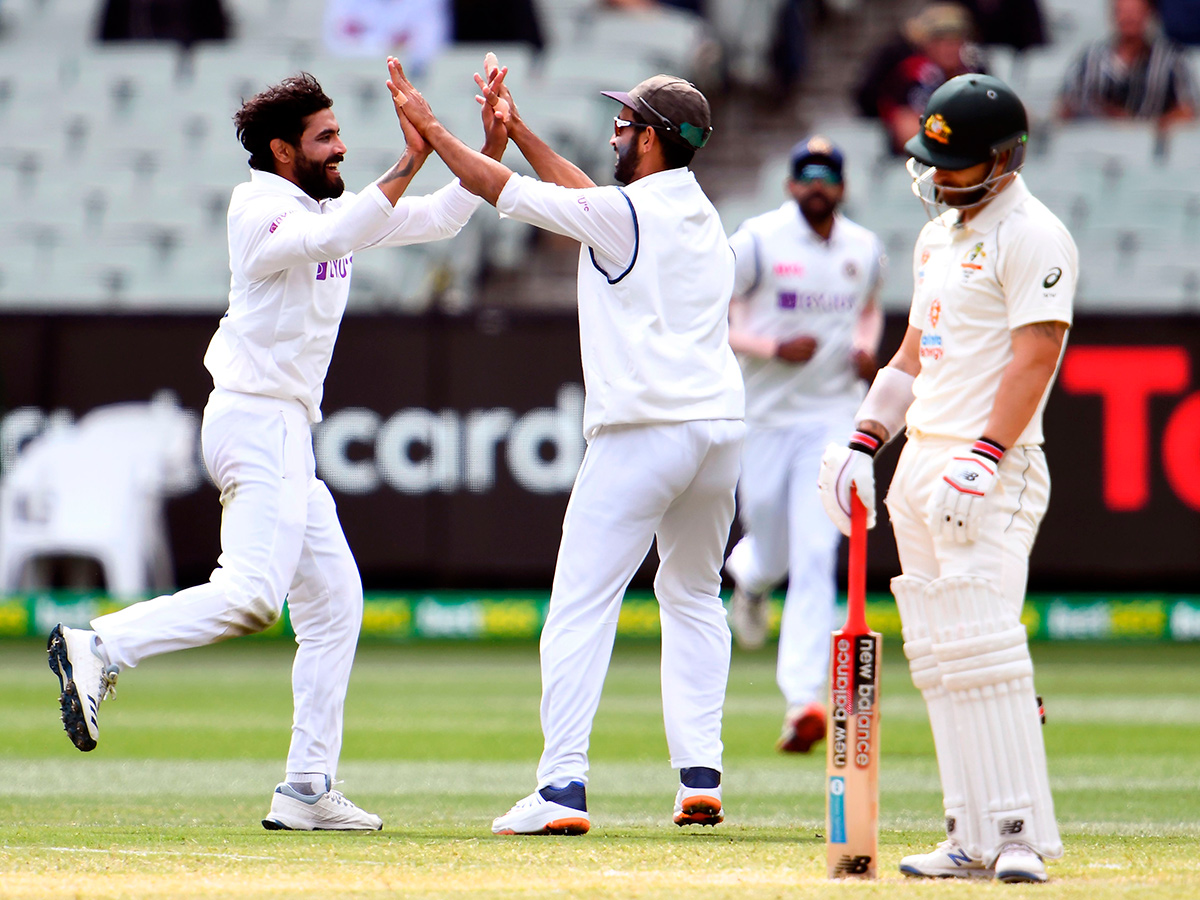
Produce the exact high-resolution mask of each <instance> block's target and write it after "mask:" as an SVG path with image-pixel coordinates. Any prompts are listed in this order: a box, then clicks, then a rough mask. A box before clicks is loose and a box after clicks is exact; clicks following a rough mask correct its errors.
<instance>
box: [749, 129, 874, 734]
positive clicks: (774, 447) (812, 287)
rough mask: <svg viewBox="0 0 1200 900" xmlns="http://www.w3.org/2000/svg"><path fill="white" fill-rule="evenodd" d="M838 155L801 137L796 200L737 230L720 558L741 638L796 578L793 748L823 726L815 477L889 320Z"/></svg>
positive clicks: (784, 654)
mask: <svg viewBox="0 0 1200 900" xmlns="http://www.w3.org/2000/svg"><path fill="white" fill-rule="evenodd" d="M843 163H844V159H843V156H842V153H841V151H840V150H839V149H838V148H837V147H835V146H834V145H833V144H832V143H830V142H829V140H828V139H826V138H824V137H821V136H819V135H817V136H813V137H811V138H808V139H807V140H804V141H801V142H800V143H799V144H797V145H796V146H795V147H794V148H793V149H792V154H791V178H790V179H789V180H788V182H787V186H786V187H787V192H788V194H789V198H788V200H787V201H786V202H785V203H784V204H783V205H782V206H781V207H779V209H776V210H773V211H772V212H769V213H765V214H763V215H761V216H756V217H755V218H752V219H749V220H748V221H746V222H745V223H744V224H743V225H742V227H741V228H739V229H738V230H737V232H736V233H734V235H733V237H732V238H730V240H729V243H730V246H732V247H733V252H734V255H735V256H736V258H737V277H736V280H735V282H734V297H735V299H734V301H733V303H732V305H731V306H730V310H729V342H730V344H731V345H732V347H733V349H734V350H736V351H737V353H738V360H739V362H740V363H741V365H742V375H743V377H744V378H745V382H746V443H745V446H744V447H743V448H742V477H741V479H740V480H739V481H738V501H739V509H740V515H741V519H742V526H743V530H744V532H745V536H744V537H743V538H742V539H741V540H740V541H739V542H738V544H737V546H736V547H734V548H733V552H732V553H730V555H729V559H728V560H726V562H725V571H726V572H728V573H729V574H730V576H732V578H733V580H734V592H733V602H732V604H731V608H730V627H731V628H732V629H733V634H734V637H735V638H736V639H737V641H738V643H739V644H740V645H741V646H743V647H749V648H754V647H760V646H762V644H763V641H764V640H765V639H766V634H767V614H768V603H767V598H768V597H769V595H770V592H771V589H772V588H774V587H775V586H776V585H777V584H778V583H779V582H780V581H782V580H783V579H784V577H785V576H786V577H787V578H788V589H787V599H786V602H785V603H784V607H783V621H782V623H781V625H780V630H779V658H778V664H777V670H776V680H777V681H778V683H779V689H780V691H782V692H783V696H784V699H785V700H786V701H787V712H786V714H785V716H784V721H783V733H782V735H781V736H780V738H779V742H778V744H777V746H778V748H779V749H780V750H783V751H785V752H790V753H807V752H808V751H809V749H810V748H811V747H812V745H813V744H814V743H816V742H817V741H820V740H821V739H822V738H824V736H825V704H824V702H823V701H822V699H821V698H822V695H823V687H824V684H825V675H826V672H827V671H828V668H829V633H830V632H831V631H833V628H834V624H833V609H834V597H835V594H836V590H837V582H836V576H835V572H834V568H835V566H836V563H837V547H838V542H839V540H840V535H839V534H838V530H837V528H836V527H835V526H834V524H833V523H832V522H830V521H829V519H828V518H827V517H826V516H824V515H822V514H821V503H820V500H819V498H818V496H817V492H816V491H815V490H813V484H814V482H815V481H816V478H817V472H818V471H819V469H820V466H821V453H822V451H823V450H824V449H825V445H826V444H828V443H830V442H831V441H834V442H837V443H845V442H846V441H847V440H848V439H849V437H850V432H851V431H852V430H853V424H854V411H855V410H856V409H857V408H858V405H859V403H861V402H862V398H863V393H864V385H863V379H869V378H870V377H871V376H873V375H874V374H875V369H876V363H875V354H876V352H877V351H878V349H879V338H880V335H881V333H882V330H883V314H882V312H881V311H880V309H879V303H878V292H879V285H880V282H881V280H882V274H883V266H884V262H885V255H884V251H883V245H882V243H881V242H880V240H879V238H877V237H876V236H875V235H874V234H872V233H871V232H870V231H868V230H867V229H865V228H863V227H862V226H861V225H857V224H855V223H854V222H851V221H850V220H849V219H847V218H846V217H845V216H843V215H841V214H840V213H839V212H838V207H839V205H840V204H841V202H842V197H843V194H844V193H845V184H844V181H843Z"/></svg>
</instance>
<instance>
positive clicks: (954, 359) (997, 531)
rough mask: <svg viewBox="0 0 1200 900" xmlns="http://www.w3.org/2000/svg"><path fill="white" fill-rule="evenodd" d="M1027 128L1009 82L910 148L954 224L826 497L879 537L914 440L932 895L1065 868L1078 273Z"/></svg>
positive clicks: (901, 523)
mask: <svg viewBox="0 0 1200 900" xmlns="http://www.w3.org/2000/svg"><path fill="white" fill-rule="evenodd" d="M1027 130H1028V126H1027V123H1026V116H1025V109H1024V107H1023V106H1022V104H1021V101H1020V100H1019V99H1018V98H1017V96H1016V94H1014V93H1013V91H1012V90H1011V89H1010V88H1009V87H1008V86H1007V85H1005V84H1004V83H1003V82H1001V81H1000V80H998V79H996V78H992V77H989V76H986V75H962V76H959V77H957V78H953V79H951V80H950V81H948V82H946V84H944V85H943V86H942V87H940V88H938V89H937V91H935V92H934V94H933V96H932V97H931V98H930V100H929V105H928V107H927V108H926V110H925V118H924V119H923V121H922V127H921V130H920V132H918V133H917V135H916V136H915V137H914V138H912V140H910V141H909V142H908V144H907V145H906V149H907V150H908V152H909V153H910V154H911V155H912V160H911V161H910V162H909V171H910V173H911V174H912V175H913V178H914V185H915V190H916V191H917V192H918V195H919V196H920V197H921V198H922V200H923V201H925V202H926V203H927V205H929V206H934V207H938V208H941V207H945V208H946V211H945V212H944V213H942V214H941V215H940V216H939V217H938V218H936V219H934V220H933V221H932V222H930V224H928V225H926V226H925V228H924V229H923V230H922V231H921V235H920V237H919V238H918V239H917V245H916V249H915V252H914V259H913V269H914V276H915V277H914V282H915V286H916V287H915V290H914V293H913V303H912V311H911V312H910V314H909V319H908V330H907V332H906V333H905V336H904V340H903V343H902V344H901V346H900V349H899V351H898V352H897V353H896V355H895V356H894V357H893V358H892V360H891V362H889V363H888V365H887V366H885V367H884V368H883V369H881V370H880V371H879V374H878V375H877V376H876V378H875V380H874V382H873V383H872V385H871V389H870V391H869V392H868V393H867V397H866V399H865V400H864V401H863V405H862V406H861V407H860V408H859V410H858V413H857V415H856V417H855V418H856V427H857V431H856V432H855V434H854V435H853V436H852V437H851V439H850V444H849V446H848V447H846V446H840V447H839V446H836V445H833V444H831V445H830V446H829V447H828V448H827V450H826V452H825V456H824V458H823V459H822V461H821V476H820V481H819V489H820V491H821V495H822V500H823V501H824V503H825V508H826V510H827V511H828V512H829V515H830V516H831V517H832V518H833V520H834V521H835V522H837V523H838V526H839V527H840V528H841V529H842V531H843V532H848V530H849V519H848V512H847V511H848V510H849V491H850V487H851V486H852V485H853V486H854V487H855V488H856V489H857V491H858V494H859V496H860V497H862V498H863V501H864V502H865V503H866V506H867V509H868V510H869V517H870V518H869V520H868V521H869V523H873V522H874V510H875V484H874V476H873V473H872V462H873V457H874V456H875V454H876V453H877V452H878V450H879V448H880V447H882V446H883V445H884V444H886V443H887V442H888V441H889V440H890V439H891V438H893V437H894V436H895V435H896V434H898V433H899V432H900V431H901V430H903V429H905V427H906V425H907V432H906V433H907V436H908V440H907V443H906V445H905V447H904V451H903V453H902V454H901V456H900V461H899V464H898V466H897V469H896V474H895V476H894V478H893V479H892V484H891V490H890V491H889V492H888V496H887V508H888V513H889V515H890V516H891V519H892V528H893V530H894V532H895V535H896V546H897V549H898V550H899V553H900V566H901V569H902V570H903V574H902V575H900V576H899V577H897V578H894V579H892V592H893V593H894V594H895V596H896V605H897V607H898V609H899V612H900V619H901V623H902V626H903V633H904V652H905V654H906V655H907V656H908V660H909V668H910V670H911V672H912V677H913V683H914V684H915V685H916V686H917V687H918V688H919V689H920V690H921V693H922V696H923V697H924V698H925V703H926V706H927V708H928V710H929V721H930V724H931V726H932V730H933V738H934V743H935V745H936V748H937V758H938V768H939V771H940V773H941V778H942V790H943V793H944V802H945V808H946V833H947V834H946V838H947V839H946V840H945V841H944V842H942V843H941V844H940V845H939V846H938V847H937V848H936V849H935V850H933V851H932V852H930V853H924V854H917V855H915V856H906V857H904V859H903V860H901V862H900V870H901V871H902V872H904V873H905V874H906V875H913V876H926V877H960V878H976V877H981V878H991V877H995V878H997V879H999V880H1000V881H1006V882H1042V881H1045V880H1046V866H1045V863H1044V862H1043V860H1045V859H1046V858H1056V857H1058V856H1061V855H1062V842H1061V841H1060V840H1059V835H1058V826H1057V824H1056V821H1055V817H1054V801H1053V799H1052V798H1051V796H1050V786H1049V782H1048V779H1047V774H1046V754H1045V748H1044V746H1043V743H1042V729H1041V725H1040V723H1039V717H1038V704H1037V699H1036V696H1035V694H1034V688H1033V663H1032V661H1031V660H1030V656H1029V647H1028V643H1027V641H1026V635H1025V629H1024V627H1023V626H1022V625H1021V618H1020V617H1021V607H1022V605H1023V603H1024V599H1025V582H1026V577H1027V575H1028V569H1029V552H1030V549H1031V548H1032V546H1033V541H1034V537H1035V536H1036V534H1037V529H1038V524H1039V523H1040V522H1041V520H1042V516H1043V515H1044V514H1045V512H1046V504H1047V501H1048V500H1049V495H1050V476H1049V474H1048V472H1047V468H1046V457H1045V455H1044V454H1043V452H1042V447H1041V444H1042V410H1043V408H1044V406H1045V403H1046V397H1047V395H1048V393H1049V391H1050V386H1051V384H1052V383H1053V381H1054V376H1055V373H1056V371H1057V367H1058V362H1059V360H1060V358H1061V355H1062V351H1063V346H1064V342H1065V339H1066V334H1067V329H1068V328H1069V327H1070V324H1071V303H1072V298H1073V295H1074V293H1075V285H1076V282H1077V279H1078V272H1079V265H1078V255H1077V253H1076V249H1075V243H1074V241H1073V240H1072V239H1071V235H1070V234H1069V233H1068V232H1067V230H1066V228H1064V227H1063V225H1062V223H1061V222H1060V221H1059V220H1058V219H1057V218H1055V217H1054V215H1053V214H1052V213H1050V211H1049V210H1047V209H1046V207H1045V206H1043V205H1042V204H1041V203H1040V202H1038V200H1037V199H1035V198H1034V197H1033V196H1032V195H1031V194H1030V193H1029V190H1028V189H1027V188H1026V186H1025V183H1024V181H1023V180H1022V178H1021V176H1020V174H1019V173H1020V169H1021V165H1022V163H1023V161H1024V157H1025V141H1026V135H1027Z"/></svg>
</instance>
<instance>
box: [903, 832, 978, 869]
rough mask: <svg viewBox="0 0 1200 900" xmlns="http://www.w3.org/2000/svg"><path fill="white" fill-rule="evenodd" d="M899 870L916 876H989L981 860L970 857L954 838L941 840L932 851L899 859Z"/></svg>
mask: <svg viewBox="0 0 1200 900" xmlns="http://www.w3.org/2000/svg"><path fill="white" fill-rule="evenodd" d="M900 871H901V872H903V873H904V874H905V875H911V876H913V877H916V878H991V877H992V875H993V874H995V873H994V871H993V869H992V868H991V867H990V866H985V865H984V864H983V860H980V859H972V858H971V857H970V856H968V855H967V851H966V850H964V849H963V848H962V846H961V845H960V844H959V843H958V841H956V840H954V838H950V839H949V840H946V841H942V842H941V843H940V844H938V845H937V849H936V850H934V851H933V852H932V853H916V854H913V855H912V856H906V857H904V858H903V859H902V860H900Z"/></svg>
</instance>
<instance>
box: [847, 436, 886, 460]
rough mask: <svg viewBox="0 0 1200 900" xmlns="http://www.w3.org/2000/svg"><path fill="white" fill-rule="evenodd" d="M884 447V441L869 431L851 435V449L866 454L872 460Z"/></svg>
mask: <svg viewBox="0 0 1200 900" xmlns="http://www.w3.org/2000/svg"><path fill="white" fill-rule="evenodd" d="M882 446H883V441H881V440H880V439H879V438H877V437H875V435H873V434H871V433H870V432H869V431H856V432H854V434H852V435H850V449H851V450H857V451H859V452H860V453H865V454H867V456H869V457H871V458H872V459H874V458H875V454H876V453H878V452H879V448H880V447H882Z"/></svg>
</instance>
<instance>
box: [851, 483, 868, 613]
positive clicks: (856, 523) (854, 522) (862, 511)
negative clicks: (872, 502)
mask: <svg viewBox="0 0 1200 900" xmlns="http://www.w3.org/2000/svg"><path fill="white" fill-rule="evenodd" d="M846 606H847V608H846V627H847V629H850V630H854V629H858V630H860V631H866V630H867V508H866V506H864V505H863V502H862V501H861V500H859V499H858V492H857V491H855V490H854V488H853V487H851V489H850V570H849V572H848V573H847V585H846Z"/></svg>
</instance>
